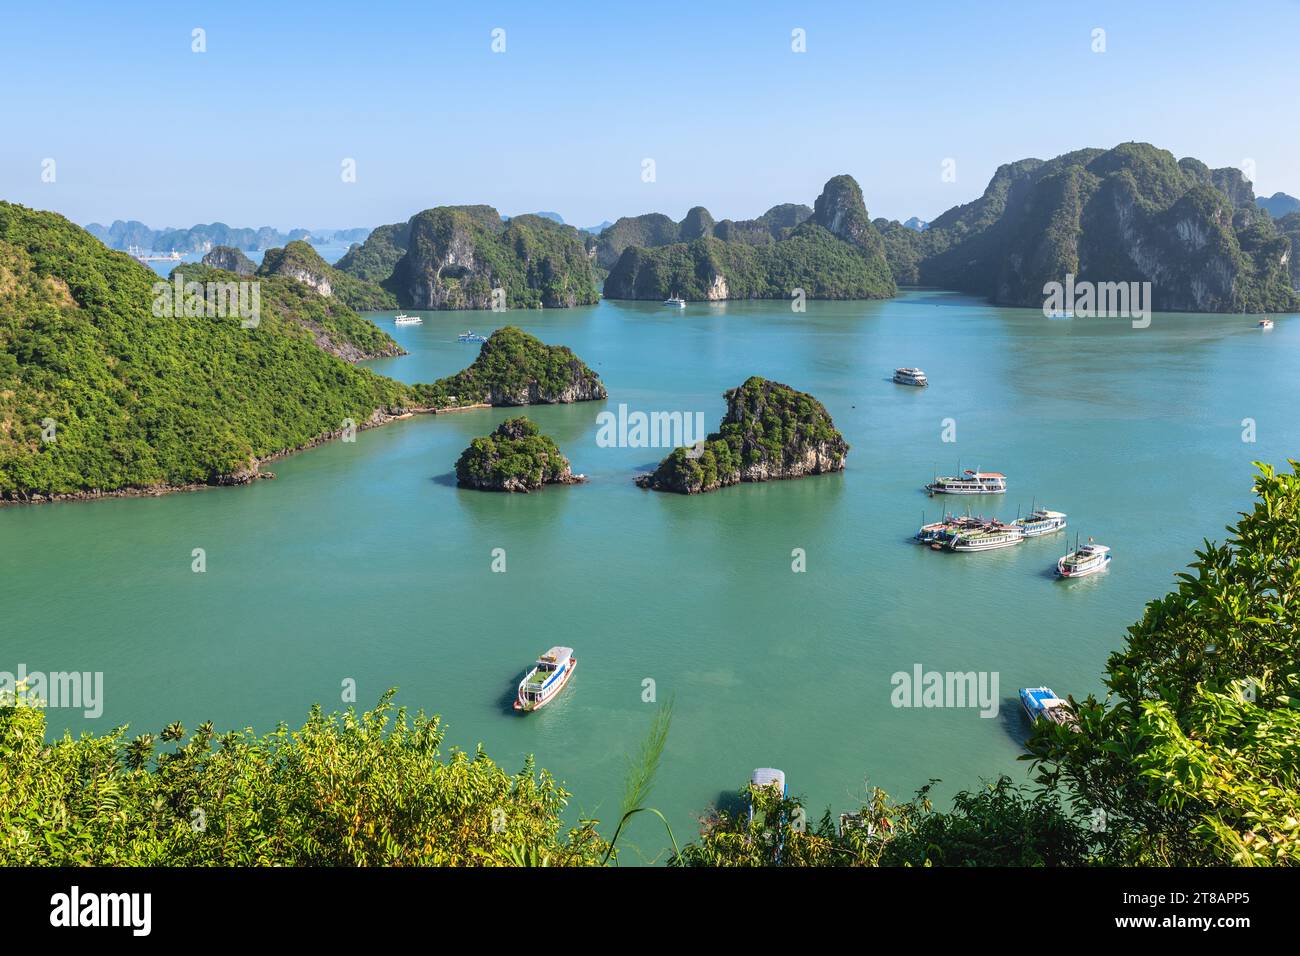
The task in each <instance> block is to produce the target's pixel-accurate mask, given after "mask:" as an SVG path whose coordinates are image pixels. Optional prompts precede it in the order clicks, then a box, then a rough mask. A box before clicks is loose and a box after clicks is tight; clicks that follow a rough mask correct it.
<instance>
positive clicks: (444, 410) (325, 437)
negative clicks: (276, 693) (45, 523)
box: [0, 402, 494, 509]
mask: <svg viewBox="0 0 1300 956" xmlns="http://www.w3.org/2000/svg"><path fill="white" fill-rule="evenodd" d="M493 407H494V406H493V405H491V404H489V403H486V402H481V403H476V404H473V405H448V406H444V407H441V408H440V407H438V406H435V405H420V406H413V407H410V408H407V409H404V410H403V411H401V412H398V413H396V414H389V413H387V412H384V411H382V410H381V409H375V410H374V411H373V412H371V414H370V417H369V418H368V419H366V420H365V421H364V422H358V423H357V431H359V432H360V431H368V430H369V429H371V428H382V427H383V426H385V425H390V424H392V423H393V422H399V421H405V420H406V419H408V418H414V417H415V416H416V415H450V414H452V413H454V412H468V411H476V410H479V409H484V408H493ZM342 436H343V429H341V428H340V429H337V430H335V431H331V432H325V433H323V434H321V435H318V436H316V437H315V438H313V439H312V440H311V441H308V442H304V443H303V444H301V445H297V446H295V447H293V448H284V449H281V450H280V451H276V452H271V453H270V454H268V455H264V456H263V457H261V458H254V459H252V460H251V462H250V463H249V467H248V469H247V470H246V471H238V472H231V473H228V474H224V475H218V476H217V478H216V480H215V481H195V482H189V483H186V484H183V485H146V486H139V485H133V486H130V487H126V488H112V489H108V490H104V489H100V488H92V489H89V490H86V491H65V492H55V493H52V494H39V493H38V494H32V495H29V496H27V497H22V498H18V497H7V496H0V509H4V508H6V507H9V506H11V505H48V504H58V503H71V502H77V501H98V500H100V499H103V498H162V497H165V496H166V495H174V494H179V493H182V492H192V491H206V490H208V489H212V488H234V487H239V486H241V485H251V484H253V483H254V482H255V481H259V480H267V481H269V480H272V479H274V478H275V472H273V471H267V472H263V471H262V470H261V468H262V466H263V465H265V464H267V463H268V462H273V461H278V460H280V459H282V458H288V457H289V456H290V455H296V454H298V453H299V452H304V451H310V450H311V449H313V448H318V447H320V446H321V445H324V444H326V443H328V442H332V441H337V440H338V439H339V438H341V437H342Z"/></svg>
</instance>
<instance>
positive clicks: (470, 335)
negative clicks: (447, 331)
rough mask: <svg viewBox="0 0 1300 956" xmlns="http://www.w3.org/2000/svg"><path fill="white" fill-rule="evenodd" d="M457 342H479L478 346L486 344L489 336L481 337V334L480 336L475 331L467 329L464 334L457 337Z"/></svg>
mask: <svg viewBox="0 0 1300 956" xmlns="http://www.w3.org/2000/svg"><path fill="white" fill-rule="evenodd" d="M456 341H457V342H477V343H478V344H480V345H481V344H482V343H484V342H486V341H487V336H486V335H479V334H478V333H477V332H475V331H474V330H473V329H466V330H465V331H464V332H462V333H460V335H458V336H456Z"/></svg>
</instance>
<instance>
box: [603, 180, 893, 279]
mask: <svg viewBox="0 0 1300 956" xmlns="http://www.w3.org/2000/svg"><path fill="white" fill-rule="evenodd" d="M806 209H807V207H806V206H802V207H801V206H792V205H787V206H776V207H773V208H772V209H770V210H768V212H767V213H766V214H765V215H764V217H763V218H762V219H760V220H753V221H750V222H745V223H734V222H731V221H729V220H728V221H724V222H723V223H717V224H714V223H713V219H712V217H711V216H709V214H708V211H707V210H704V209H700V208H697V209H693V210H691V213H690V214H688V215H687V217H686V219H684V220H683V221H682V223H681V224H680V225H679V226H676V232H677V234H678V236H679V237H680V239H681V240H683V241H678V242H675V243H672V244H668V245H658V246H655V247H651V248H646V247H642V246H637V245H629V246H627V247H625V248H623V250H622V252H621V254H620V256H619V258H618V260H617V262H615V263H614V265H613V267H612V268H611V270H610V273H609V276H608V277H607V278H606V279H605V296H606V297H607V298H611V299H661V298H664V297H666V296H668V295H671V294H674V293H675V294H677V295H680V296H682V297H683V298H687V299H696V300H699V299H788V298H790V297H791V296H792V295H793V294H794V293H795V290H796V289H802V290H803V293H804V295H805V296H806V297H807V298H811V299H873V298H885V297H888V296H891V295H893V294H894V293H895V291H896V290H895V287H894V280H893V276H892V274H891V273H890V270H889V264H888V262H887V261H886V258H885V247H884V244H883V242H882V241H881V239H880V236H879V235H878V234H877V233H876V231H875V227H874V226H873V225H872V224H871V222H870V220H869V219H868V218H867V211H866V206H865V205H864V204H863V201H862V191H861V189H859V188H858V185H857V183H856V182H854V181H853V179H852V177H850V176H836V177H834V178H832V179H831V180H830V181H828V182H827V184H826V187H825V189H824V190H823V192H822V195H821V196H820V197H818V199H817V203H816V206H815V207H814V209H813V210H812V212H811V215H810V216H805V215H803V211H804V210H806ZM660 218H663V219H666V217H660ZM642 219H643V220H649V221H648V222H642V223H634V224H627V223H625V221H624V220H620V222H621V223H625V225H624V226H623V227H622V229H621V231H620V230H619V224H615V226H614V227H611V229H609V230H606V231H605V232H604V233H602V234H601V241H602V242H606V243H607V244H617V243H621V242H622V241H624V240H625V239H627V238H629V236H630V235H631V234H632V233H634V232H635V229H634V228H633V226H634V225H639V226H643V227H646V228H649V229H651V230H653V231H655V232H656V234H662V233H663V232H665V231H666V230H667V227H666V226H665V225H664V223H661V222H659V220H658V219H657V218H655V217H642ZM668 222H671V220H668ZM611 233H613V235H614V238H611V239H608V240H607V236H610V235H611ZM608 247H610V248H612V246H608Z"/></svg>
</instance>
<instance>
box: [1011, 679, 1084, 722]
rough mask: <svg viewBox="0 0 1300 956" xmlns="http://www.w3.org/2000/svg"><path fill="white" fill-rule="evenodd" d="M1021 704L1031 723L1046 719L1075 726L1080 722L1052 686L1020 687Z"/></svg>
mask: <svg viewBox="0 0 1300 956" xmlns="http://www.w3.org/2000/svg"><path fill="white" fill-rule="evenodd" d="M1020 706H1021V707H1023V708H1024V709H1025V716H1026V717H1028V718H1029V722H1030V723H1031V724H1032V723H1035V722H1036V721H1039V720H1046V721H1050V722H1051V723H1053V724H1060V725H1061V726H1063V727H1074V726H1076V725H1077V723H1078V721H1077V719H1076V718H1075V716H1074V714H1073V713H1071V711H1070V706H1069V705H1068V704H1067V703H1066V702H1065V701H1063V700H1062V699H1061V698H1059V697H1057V696H1056V691H1054V690H1052V688H1050V687H1022V688H1020Z"/></svg>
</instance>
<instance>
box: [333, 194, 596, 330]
mask: <svg viewBox="0 0 1300 956" xmlns="http://www.w3.org/2000/svg"><path fill="white" fill-rule="evenodd" d="M335 265H336V267H337V268H338V269H339V270H340V271H341V272H343V273H345V274H347V275H349V276H353V277H356V278H358V279H362V280H365V281H367V282H370V283H374V284H375V285H378V286H380V287H382V288H383V289H385V290H387V291H388V292H389V293H391V294H392V295H393V296H394V297H395V299H396V302H397V304H398V305H399V306H401V307H402V308H407V309H490V308H494V307H496V308H498V309H504V308H512V309H515V308H536V307H539V306H541V307H545V308H572V307H573V306H575V305H590V304H592V303H594V302H596V301H597V299H598V298H599V294H598V292H597V289H596V278H595V274H594V272H593V271H592V264H591V257H590V256H589V255H588V253H587V247H586V243H585V241H584V238H583V234H582V233H580V232H579V231H578V230H577V229H575V228H574V227H572V226H566V225H564V224H562V223H558V222H555V221H554V220H553V219H548V218H546V217H545V216H537V215H527V216H515V217H513V218H511V219H509V220H504V219H502V218H501V215H500V214H499V213H498V212H497V211H496V210H495V209H493V208H492V207H491V206H439V207H437V208H434V209H426V210H424V211H423V212H421V213H417V214H416V215H414V216H412V217H411V218H410V219H409V220H408V221H407V222H405V223H394V224H391V225H387V226H380V227H379V228H377V229H375V230H374V231H373V232H372V233H371V234H370V236H369V237H368V238H367V239H366V241H365V242H364V243H361V244H360V245H356V246H353V247H352V248H351V249H349V250H348V252H347V254H346V255H344V256H343V258H342V259H340V260H339V261H338V262H337V263H336V264H335ZM495 290H500V291H499V292H496V296H497V297H496V298H495V299H494V291H495Z"/></svg>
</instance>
